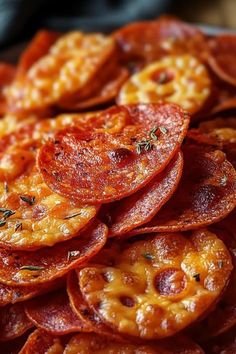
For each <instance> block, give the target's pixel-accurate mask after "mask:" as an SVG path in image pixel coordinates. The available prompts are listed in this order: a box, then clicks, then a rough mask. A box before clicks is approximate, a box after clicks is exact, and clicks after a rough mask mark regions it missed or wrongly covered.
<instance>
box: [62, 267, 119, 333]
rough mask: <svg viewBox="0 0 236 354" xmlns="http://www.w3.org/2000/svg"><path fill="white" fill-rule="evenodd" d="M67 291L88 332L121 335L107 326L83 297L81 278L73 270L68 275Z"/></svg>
mask: <svg viewBox="0 0 236 354" xmlns="http://www.w3.org/2000/svg"><path fill="white" fill-rule="evenodd" d="M67 293H68V296H69V299H70V304H71V307H72V309H73V311H74V312H75V313H76V314H77V316H78V317H79V318H80V320H81V321H82V322H83V323H84V325H85V327H86V328H87V332H94V333H100V334H101V335H105V336H108V337H111V336H113V337H116V338H117V337H118V336H119V335H118V334H116V333H115V332H113V331H112V329H111V328H110V327H108V326H106V325H105V324H104V323H103V322H102V320H101V319H100V317H99V316H98V315H97V314H96V313H95V312H94V311H92V310H91V309H90V308H89V307H88V305H87V304H86V302H85V301H84V299H83V296H82V294H81V291H80V287H79V279H78V277H77V274H76V273H75V272H71V273H69V274H68V276H67Z"/></svg>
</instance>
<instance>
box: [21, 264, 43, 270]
mask: <svg viewBox="0 0 236 354" xmlns="http://www.w3.org/2000/svg"><path fill="white" fill-rule="evenodd" d="M20 270H32V271H40V270H44V267H39V266H34V265H24V266H22V267H20Z"/></svg>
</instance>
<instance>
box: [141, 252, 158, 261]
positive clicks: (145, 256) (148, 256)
mask: <svg viewBox="0 0 236 354" xmlns="http://www.w3.org/2000/svg"><path fill="white" fill-rule="evenodd" d="M142 256H143V257H144V258H146V259H148V260H149V261H153V260H154V259H155V256H153V255H152V254H151V253H143V254H142Z"/></svg>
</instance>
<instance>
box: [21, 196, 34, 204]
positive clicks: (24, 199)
mask: <svg viewBox="0 0 236 354" xmlns="http://www.w3.org/2000/svg"><path fill="white" fill-rule="evenodd" d="M20 199H21V200H23V202H26V203H28V204H29V205H34V203H35V197H26V196H25V195H21V196H20Z"/></svg>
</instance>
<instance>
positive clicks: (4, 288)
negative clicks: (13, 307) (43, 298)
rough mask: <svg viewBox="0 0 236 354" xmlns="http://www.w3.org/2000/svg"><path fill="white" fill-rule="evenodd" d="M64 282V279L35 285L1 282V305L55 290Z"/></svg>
mask: <svg viewBox="0 0 236 354" xmlns="http://www.w3.org/2000/svg"><path fill="white" fill-rule="evenodd" d="M62 284H63V279H59V280H58V279H56V280H53V281H51V282H48V283H44V284H40V285H34V286H29V285H27V286H10V285H6V284H0V306H5V305H8V304H10V303H11V304H15V303H17V302H22V301H26V300H28V299H31V298H33V297H35V296H38V295H40V294H43V293H46V292H48V291H50V290H55V289H56V288H57V287H60V286H61V285H62Z"/></svg>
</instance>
